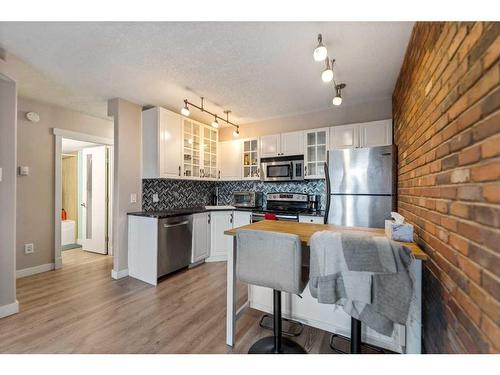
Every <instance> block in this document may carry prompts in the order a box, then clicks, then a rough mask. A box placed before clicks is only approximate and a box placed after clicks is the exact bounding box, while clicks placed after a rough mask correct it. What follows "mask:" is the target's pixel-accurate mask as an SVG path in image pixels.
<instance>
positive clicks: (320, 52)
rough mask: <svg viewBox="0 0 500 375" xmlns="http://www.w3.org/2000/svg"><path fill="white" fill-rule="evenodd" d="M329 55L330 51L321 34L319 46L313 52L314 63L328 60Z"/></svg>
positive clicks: (319, 35)
mask: <svg viewBox="0 0 500 375" xmlns="http://www.w3.org/2000/svg"><path fill="white" fill-rule="evenodd" d="M327 55H328V51H327V50H326V47H325V46H324V44H323V37H322V36H321V34H318V46H317V47H316V48H315V49H314V52H313V57H314V61H323V60H324V59H326V56H327Z"/></svg>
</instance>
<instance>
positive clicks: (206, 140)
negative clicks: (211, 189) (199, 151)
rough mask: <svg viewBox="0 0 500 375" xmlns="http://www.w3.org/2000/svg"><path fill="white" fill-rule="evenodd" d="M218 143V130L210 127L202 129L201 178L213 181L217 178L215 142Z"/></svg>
mask: <svg viewBox="0 0 500 375" xmlns="http://www.w3.org/2000/svg"><path fill="white" fill-rule="evenodd" d="M218 141H219V133H218V130H216V129H214V128H212V127H211V126H208V125H205V126H204V127H203V170H202V174H203V176H202V177H203V178H205V179H212V180H215V179H216V178H217V174H218V173H217V171H218V169H217V152H218V147H217V142H218Z"/></svg>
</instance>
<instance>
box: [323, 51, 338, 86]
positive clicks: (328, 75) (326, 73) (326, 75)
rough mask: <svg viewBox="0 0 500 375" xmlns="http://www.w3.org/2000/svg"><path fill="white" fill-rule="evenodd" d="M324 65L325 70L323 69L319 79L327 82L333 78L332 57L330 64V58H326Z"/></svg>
mask: <svg viewBox="0 0 500 375" xmlns="http://www.w3.org/2000/svg"><path fill="white" fill-rule="evenodd" d="M325 61H326V67H325V70H323V73H321V79H322V80H323V82H325V83H328V82H331V81H332V79H333V63H334V62H335V60H334V59H332V64H331V65H330V59H329V58H328V56H327V58H326V60H325Z"/></svg>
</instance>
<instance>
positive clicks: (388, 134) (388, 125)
mask: <svg viewBox="0 0 500 375" xmlns="http://www.w3.org/2000/svg"><path fill="white" fill-rule="evenodd" d="M359 131H360V136H359V138H360V147H375V146H387V145H390V144H392V120H390V119H389V120H381V121H372V122H365V123H362V124H359Z"/></svg>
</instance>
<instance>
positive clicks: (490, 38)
mask: <svg viewBox="0 0 500 375" xmlns="http://www.w3.org/2000/svg"><path fill="white" fill-rule="evenodd" d="M499 33H500V24H498V22H494V23H493V25H492V26H490V27H489V28H488V30H486V32H485V33H484V34H483V35H482V36H481V38H480V39H479V41H478V42H477V43H476V44H475V45H474V47H473V48H472V50H471V51H470V54H469V63H470V64H473V63H474V62H475V61H476V60H478V59H480V58H481V57H482V56H483V54H484V53H485V52H486V51H487V50H488V48H489V47H490V45H491V44H493V43H494V41H495V40H496V38H497V37H498V35H499Z"/></svg>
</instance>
